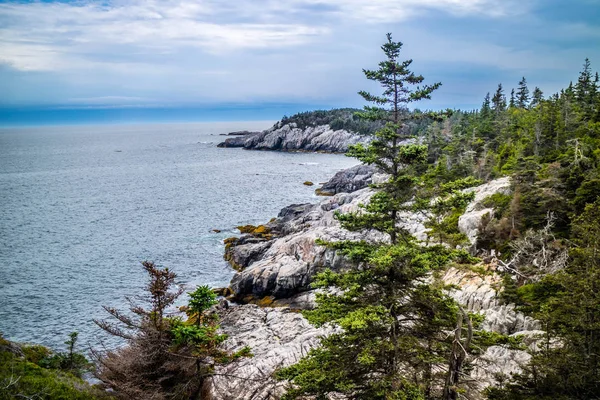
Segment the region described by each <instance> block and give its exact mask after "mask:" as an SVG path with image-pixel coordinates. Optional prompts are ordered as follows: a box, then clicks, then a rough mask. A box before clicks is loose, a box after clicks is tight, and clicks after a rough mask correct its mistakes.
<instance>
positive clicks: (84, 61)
mask: <svg viewBox="0 0 600 400" xmlns="http://www.w3.org/2000/svg"><path fill="white" fill-rule="evenodd" d="M386 32H392V33H393V36H394V39H395V40H400V41H402V42H403V43H404V49H403V54H402V55H403V57H404V58H412V59H414V63H413V69H414V70H415V72H417V73H422V74H423V75H424V76H425V77H426V80H427V81H428V82H434V81H441V82H442V83H443V86H442V88H441V89H440V90H439V91H438V92H436V93H435V94H434V97H433V99H432V100H431V101H428V102H426V103H423V104H420V105H419V107H421V108H435V109H439V108H447V107H450V108H474V107H478V106H479V105H480V104H481V101H482V98H483V96H484V95H485V93H486V92H488V91H493V90H494V89H495V87H496V85H497V84H498V83H499V82H502V83H503V84H504V86H505V87H506V88H507V89H508V91H510V88H511V87H514V86H516V85H517V83H518V81H519V80H520V78H521V77H522V76H525V77H526V78H527V80H528V82H529V84H530V86H531V88H533V87H534V86H539V87H540V88H541V89H542V90H543V91H544V92H545V93H546V94H551V93H554V92H556V91H558V90H560V88H562V87H565V86H566V85H568V83H569V81H571V80H575V79H576V78H577V75H578V72H579V71H580V70H581V66H582V64H583V61H584V59H585V57H589V58H590V60H591V62H592V66H593V67H594V70H600V67H599V66H600V46H599V44H600V0H571V1H557V0H501V1H499V0H235V1H224V0H205V1H191V0H105V1H90V0H79V1H0V125H1V124H4V125H6V124H19V123H32V124H33V123H44V122H47V123H60V122H69V121H70V120H90V121H96V120H99V121H110V120H111V118H112V119H115V120H118V121H127V120H128V119H130V120H162V119H164V120H186V121H187V120H211V119H213V120H214V119H221V120H224V119H225V120H226V119H275V118H278V116H280V115H282V114H289V113H292V112H295V111H302V110H308V109H314V108H332V107H338V106H361V105H363V103H362V101H361V99H360V98H359V96H358V95H357V94H356V92H357V91H358V90H361V89H369V90H374V91H376V90H377V88H376V87H375V86H373V83H370V82H368V81H366V80H365V79H364V77H363V76H362V72H361V69H362V68H374V67H376V64H377V62H378V61H379V60H380V59H381V50H380V49H379V46H380V45H381V44H382V43H383V41H384V39H385V33H386ZM40 110H42V111H40ZM174 110H180V111H174Z"/></svg>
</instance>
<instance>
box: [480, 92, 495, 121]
mask: <svg viewBox="0 0 600 400" xmlns="http://www.w3.org/2000/svg"><path fill="white" fill-rule="evenodd" d="M491 111H492V108H491V107H490V92H487V94H486V95H485V98H484V99H483V104H482V105H481V118H483V119H487V118H489V116H490V115H491Z"/></svg>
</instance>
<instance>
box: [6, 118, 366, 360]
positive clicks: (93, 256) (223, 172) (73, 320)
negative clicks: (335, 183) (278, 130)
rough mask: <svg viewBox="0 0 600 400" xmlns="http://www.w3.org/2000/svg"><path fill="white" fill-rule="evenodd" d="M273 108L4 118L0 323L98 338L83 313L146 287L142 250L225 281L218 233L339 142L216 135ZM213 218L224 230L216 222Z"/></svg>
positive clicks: (330, 164) (299, 190) (326, 163)
mask: <svg viewBox="0 0 600 400" xmlns="http://www.w3.org/2000/svg"><path fill="white" fill-rule="evenodd" d="M268 126H270V123H269V122H235V123H200V124H154V125H121V126H76V127H75V126H72V127H40V128H19V129H0V188H1V189H0V206H1V207H0V271H1V273H2V277H1V279H0V331H1V332H3V334H4V335H5V336H6V337H7V338H9V339H12V340H16V341H29V342H36V343H41V344H44V345H48V346H52V347H55V348H62V346H63V342H64V341H65V339H66V336H67V334H68V333H69V332H71V331H74V330H76V331H79V332H80V338H81V343H82V345H88V344H89V345H91V346H96V345H98V343H99V341H100V339H101V338H102V337H101V336H99V330H98V329H97V328H96V327H95V326H94V324H93V322H92V318H102V317H104V316H105V314H104V312H103V310H102V305H109V306H116V307H120V308H125V307H126V306H127V304H126V302H125V301H124V297H125V296H136V295H139V294H141V293H142V287H143V285H144V282H145V276H144V274H143V270H142V268H141V266H140V264H139V263H140V262H141V261H143V260H152V261H154V262H156V263H157V264H159V265H163V266H167V267H169V268H172V269H173V270H175V272H176V273H177V274H178V276H179V280H180V283H182V284H183V285H185V287H186V289H188V290H191V289H193V288H194V287H195V286H196V285H199V284H208V285H211V286H225V285H227V283H228V282H229V280H230V279H231V277H232V275H233V273H234V271H233V270H232V269H231V268H230V267H229V266H228V264H227V263H226V262H225V261H224V260H223V258H222V255H223V243H222V241H223V239H225V238H227V237H229V236H233V235H236V234H237V233H238V232H237V230H236V229H235V227H236V226H237V225H243V224H259V223H264V222H266V221H268V220H269V219H270V218H272V217H274V216H276V215H277V213H278V211H279V210H280V209H281V208H282V207H284V206H286V205H288V204H292V203H304V202H316V201H318V197H316V196H315V195H314V189H315V188H316V187H318V186H313V187H310V186H305V185H303V182H305V181H312V182H315V183H318V182H324V181H326V180H327V179H329V178H330V177H331V176H332V175H333V174H334V173H335V172H337V171H339V170H340V169H343V168H347V167H350V166H352V165H355V164H356V160H354V159H350V158H346V157H344V156H342V155H332V154H312V153H278V152H262V151H260V152H259V151H245V150H242V149H231V148H229V149H228V148H224V149H221V148H217V147H216V145H217V143H218V142H220V141H222V140H223V139H224V137H223V136H220V134H221V133H226V132H230V131H236V130H242V129H248V130H258V129H264V128H267V127H268ZM213 229H217V230H220V231H221V232H219V233H216V232H213Z"/></svg>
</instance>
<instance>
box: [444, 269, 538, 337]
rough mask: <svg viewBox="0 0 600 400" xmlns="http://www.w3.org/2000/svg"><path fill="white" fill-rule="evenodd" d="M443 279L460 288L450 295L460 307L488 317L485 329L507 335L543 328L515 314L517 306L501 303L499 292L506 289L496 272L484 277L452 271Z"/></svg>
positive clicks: (528, 318) (530, 319) (526, 317)
mask: <svg viewBox="0 0 600 400" xmlns="http://www.w3.org/2000/svg"><path fill="white" fill-rule="evenodd" d="M442 280H443V281H444V282H445V283H446V284H449V285H456V286H458V287H459V288H460V289H459V290H453V291H451V292H450V294H451V295H452V297H453V298H454V299H455V300H456V301H457V302H458V303H459V304H462V305H463V306H464V307H466V308H467V309H468V310H469V311H473V312H478V313H480V314H483V315H484V316H485V321H484V323H483V326H482V327H483V329H485V330H487V331H493V332H498V333H502V334H504V335H511V334H519V332H527V331H535V330H539V329H540V324H539V322H538V321H536V320H534V319H532V318H530V317H528V316H526V315H524V314H523V313H521V312H518V311H515V307H514V305H513V304H503V302H502V301H500V299H499V297H498V293H497V292H496V289H497V288H498V289H499V288H501V287H502V279H501V278H500V276H499V275H498V274H496V273H495V272H493V270H490V271H489V272H488V274H486V275H484V276H481V274H479V273H475V272H471V271H461V270H458V269H456V268H450V269H449V270H448V271H447V272H446V274H445V275H444V277H443V278H442Z"/></svg>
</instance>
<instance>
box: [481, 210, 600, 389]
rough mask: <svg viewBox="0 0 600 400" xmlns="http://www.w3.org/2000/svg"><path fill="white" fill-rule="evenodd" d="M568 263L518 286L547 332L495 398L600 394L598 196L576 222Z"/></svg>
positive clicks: (599, 240)
mask: <svg viewBox="0 0 600 400" xmlns="http://www.w3.org/2000/svg"><path fill="white" fill-rule="evenodd" d="M572 228H573V237H572V239H573V244H572V246H571V249H570V251H569V255H570V258H569V263H568V266H567V267H566V268H565V269H564V270H562V271H559V272H556V273H553V274H550V275H547V276H545V277H544V278H543V279H542V280H541V281H540V282H538V283H535V284H530V285H526V286H523V287H521V288H519V289H518V290H517V293H520V295H521V297H522V298H523V299H525V300H526V301H527V304H528V306H529V307H530V308H532V309H533V310H534V316H535V317H536V318H537V319H539V320H540V321H541V323H542V326H543V327H544V330H545V331H546V333H545V335H544V338H543V340H542V341H541V343H539V345H538V346H537V347H538V350H535V351H532V358H531V361H530V362H529V363H528V364H527V365H525V367H524V370H523V372H522V373H521V374H518V375H516V376H514V377H512V379H511V380H510V381H508V382H507V383H506V384H504V385H502V386H501V387H496V388H491V389H490V390H489V393H488V398H489V399H493V400H534V399H535V400H538V399H541V400H551V399H552V400H554V399H565V400H584V399H586V400H587V399H598V398H600V312H599V310H600V256H599V254H600V199H599V200H596V201H595V202H594V203H591V204H588V205H587V206H586V208H585V211H584V212H583V214H582V215H581V216H579V217H578V218H577V219H576V220H575V221H574V223H573V227H572Z"/></svg>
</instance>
